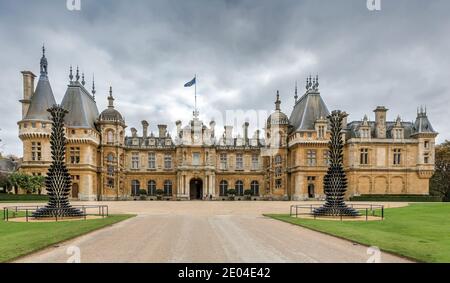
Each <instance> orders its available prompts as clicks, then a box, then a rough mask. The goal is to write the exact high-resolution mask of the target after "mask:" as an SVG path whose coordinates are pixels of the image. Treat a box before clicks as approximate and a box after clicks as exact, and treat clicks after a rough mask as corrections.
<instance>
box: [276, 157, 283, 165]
mask: <svg viewBox="0 0 450 283" xmlns="http://www.w3.org/2000/svg"><path fill="white" fill-rule="evenodd" d="M281 162H282V159H281V155H277V156H275V165H280V164H281Z"/></svg>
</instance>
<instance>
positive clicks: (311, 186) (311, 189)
mask: <svg viewBox="0 0 450 283" xmlns="http://www.w3.org/2000/svg"><path fill="white" fill-rule="evenodd" d="M315 196H316V194H315V193H314V184H309V185H308V198H314V197H315Z"/></svg>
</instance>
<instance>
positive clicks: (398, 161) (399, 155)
mask: <svg viewBox="0 0 450 283" xmlns="http://www.w3.org/2000/svg"><path fill="white" fill-rule="evenodd" d="M401 162H402V150H401V149H399V148H396V149H394V165H400V164H401Z"/></svg>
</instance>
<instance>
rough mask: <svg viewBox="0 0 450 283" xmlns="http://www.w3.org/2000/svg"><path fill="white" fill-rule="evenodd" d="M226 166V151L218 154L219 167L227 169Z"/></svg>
mask: <svg viewBox="0 0 450 283" xmlns="http://www.w3.org/2000/svg"><path fill="white" fill-rule="evenodd" d="M227 167H228V159H227V154H226V153H221V154H220V169H222V170H227Z"/></svg>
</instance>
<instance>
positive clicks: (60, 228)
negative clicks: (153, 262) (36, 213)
mask: <svg viewBox="0 0 450 283" xmlns="http://www.w3.org/2000/svg"><path fill="white" fill-rule="evenodd" d="M133 216H135V215H128V214H121V215H110V216H109V217H107V218H103V219H93V220H86V221H84V220H80V221H67V222H51V223H17V222H5V221H3V219H2V220H0V262H9V261H12V260H14V259H16V258H18V257H21V256H24V255H27V254H30V253H32V252H35V251H38V250H40V249H43V248H46V247H48V246H51V245H54V244H57V243H60V242H63V241H66V240H69V239H72V238H75V237H78V236H81V235H84V234H87V233H89V232H92V231H95V230H98V229H101V228H104V227H106V226H109V225H112V224H115V223H117V222H120V221H123V220H126V219H128V218H131V217H133Z"/></svg>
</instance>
